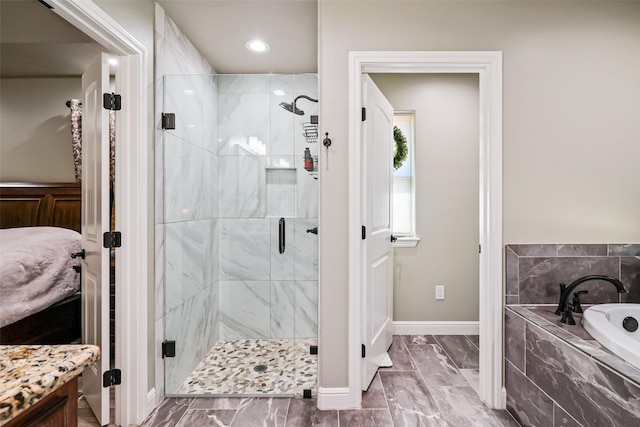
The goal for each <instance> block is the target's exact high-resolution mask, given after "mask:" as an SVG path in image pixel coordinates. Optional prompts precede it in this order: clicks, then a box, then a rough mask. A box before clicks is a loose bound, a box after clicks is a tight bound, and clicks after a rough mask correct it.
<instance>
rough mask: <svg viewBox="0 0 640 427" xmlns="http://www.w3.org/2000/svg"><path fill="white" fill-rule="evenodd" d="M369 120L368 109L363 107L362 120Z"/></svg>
mask: <svg viewBox="0 0 640 427" xmlns="http://www.w3.org/2000/svg"><path fill="white" fill-rule="evenodd" d="M365 120H367V109H366V108H364V107H362V121H363V122H364V121H365Z"/></svg>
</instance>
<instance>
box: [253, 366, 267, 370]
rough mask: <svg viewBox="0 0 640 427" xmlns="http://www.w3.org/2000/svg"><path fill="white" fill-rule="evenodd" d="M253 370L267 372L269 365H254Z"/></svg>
mask: <svg viewBox="0 0 640 427" xmlns="http://www.w3.org/2000/svg"><path fill="white" fill-rule="evenodd" d="M253 370H254V371H256V372H265V371H266V370H267V365H256V366H254V367H253Z"/></svg>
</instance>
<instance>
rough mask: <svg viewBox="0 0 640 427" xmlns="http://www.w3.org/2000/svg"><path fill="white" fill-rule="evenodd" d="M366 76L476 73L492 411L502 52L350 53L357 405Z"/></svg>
mask: <svg viewBox="0 0 640 427" xmlns="http://www.w3.org/2000/svg"><path fill="white" fill-rule="evenodd" d="M363 73H477V74H478V77H479V91H480V103H479V104H480V105H479V116H480V117H479V120H480V138H479V141H480V155H479V159H480V161H479V162H480V165H479V170H480V174H479V175H480V176H479V183H480V186H479V187H480V188H479V196H480V197H479V202H480V203H479V204H480V206H479V213H480V215H479V216H480V265H479V272H480V274H479V288H480V297H479V305H480V307H479V321H480V340H481V341H482V346H481V347H480V386H479V396H480V399H481V400H482V401H484V403H485V404H487V405H488V406H489V407H491V408H500V409H503V408H505V406H506V402H505V400H506V394H505V392H504V388H503V381H502V362H501V357H502V53H501V52H462V51H461V52H351V53H350V55H349V140H350V141H351V143H350V144H349V159H350V160H349V162H350V163H349V174H350V177H349V190H350V194H354V195H356V196H354V197H351V198H350V201H351V202H350V203H351V204H350V209H349V212H350V217H349V229H350V231H351V232H350V233H349V235H350V239H349V254H350V259H352V260H353V261H352V262H351V263H350V267H349V269H350V271H349V301H350V303H349V304H350V305H349V312H350V313H352V315H351V316H350V319H351V320H350V324H349V343H350V345H349V376H350V378H349V384H350V387H349V391H350V393H349V398H350V402H349V404H350V405H353V407H360V405H361V394H360V390H361V389H362V383H363V380H364V378H363V377H362V368H361V363H362V362H361V360H362V359H361V357H360V354H359V352H357V351H356V350H357V349H358V348H359V343H361V342H363V341H362V340H363V337H362V330H363V323H364V321H365V319H366V315H367V313H366V307H365V306H364V305H363V304H362V303H361V301H362V295H363V289H362V285H361V283H362V274H363V268H364V262H365V260H364V259H363V253H362V248H361V242H360V240H359V239H358V238H357V237H358V236H359V234H358V233H357V231H358V230H359V229H360V227H361V225H362V224H361V218H362V217H363V215H364V212H363V211H364V209H365V207H364V206H363V205H362V203H361V200H362V198H361V197H359V195H360V194H361V192H362V188H363V177H362V167H361V165H360V159H361V154H362V153H361V149H362V148H361V144H360V141H361V140H362V129H361V125H360V120H361V117H360V114H361V108H362V97H363V94H362V82H363Z"/></svg>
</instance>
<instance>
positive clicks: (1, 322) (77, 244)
mask: <svg viewBox="0 0 640 427" xmlns="http://www.w3.org/2000/svg"><path fill="white" fill-rule="evenodd" d="M80 249H81V235H80V233H78V232H76V231H73V230H68V229H66V228H58V227H21V228H7V229H4V230H0V327H3V326H5V325H9V324H11V323H13V322H16V321H18V320H20V319H23V318H25V317H27V316H29V315H31V314H33V313H37V312H38V311H41V310H43V309H45V308H47V307H48V306H50V305H52V304H54V303H56V302H58V301H60V300H63V299H64V298H66V297H68V296H70V295H73V294H74V293H76V292H77V291H79V290H80V274H78V273H76V271H75V270H74V269H73V268H72V267H73V266H74V265H78V266H79V265H80V263H81V260H80V258H75V259H72V258H71V254H72V253H73V252H79V251H80Z"/></svg>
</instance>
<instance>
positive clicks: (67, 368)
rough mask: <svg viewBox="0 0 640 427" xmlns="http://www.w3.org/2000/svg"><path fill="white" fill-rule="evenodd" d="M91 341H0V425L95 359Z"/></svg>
mask: <svg viewBox="0 0 640 427" xmlns="http://www.w3.org/2000/svg"><path fill="white" fill-rule="evenodd" d="M99 356H100V349H99V348H98V347H96V346H94V345H0V426H1V425H3V424H5V423H7V422H8V421H9V420H11V419H12V418H14V417H15V416H16V415H18V414H19V413H21V412H22V411H24V410H25V409H28V408H29V407H30V406H31V405H34V404H36V403H38V402H39V401H40V400H41V399H42V398H43V397H46V396H47V395H48V394H49V393H51V392H52V391H54V390H56V389H57V388H58V387H60V386H61V385H64V384H66V383H67V382H69V381H71V380H72V379H74V378H75V377H77V376H78V375H80V374H81V373H82V371H84V369H85V368H86V367H87V366H89V365H91V364H92V363H93V362H95V361H96V360H97V359H98V357H99Z"/></svg>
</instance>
